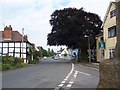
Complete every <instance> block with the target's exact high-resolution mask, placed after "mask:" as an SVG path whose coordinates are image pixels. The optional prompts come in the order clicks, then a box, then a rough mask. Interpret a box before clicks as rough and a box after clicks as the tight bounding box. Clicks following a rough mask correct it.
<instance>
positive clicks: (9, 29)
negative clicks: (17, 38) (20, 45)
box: [3, 26, 12, 40]
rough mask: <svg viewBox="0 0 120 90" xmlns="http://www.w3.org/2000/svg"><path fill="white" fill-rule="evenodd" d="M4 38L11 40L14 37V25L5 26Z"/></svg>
mask: <svg viewBox="0 0 120 90" xmlns="http://www.w3.org/2000/svg"><path fill="white" fill-rule="evenodd" d="M3 38H4V40H7V39H8V40H11V39H12V27H11V26H9V27H7V26H6V27H5V28H4V32H3Z"/></svg>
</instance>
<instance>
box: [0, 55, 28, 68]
mask: <svg viewBox="0 0 120 90" xmlns="http://www.w3.org/2000/svg"><path fill="white" fill-rule="evenodd" d="M1 61H2V64H1V66H2V70H8V69H13V68H19V67H24V66H26V64H24V63H23V59H22V58H18V57H12V56H2V58H1Z"/></svg>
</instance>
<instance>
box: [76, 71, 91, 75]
mask: <svg viewBox="0 0 120 90" xmlns="http://www.w3.org/2000/svg"><path fill="white" fill-rule="evenodd" d="M75 71H77V70H75ZM77 72H78V73H81V74H84V75H91V74H89V73H85V72H80V71H77Z"/></svg>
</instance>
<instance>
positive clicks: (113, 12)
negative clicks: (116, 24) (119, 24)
mask: <svg viewBox="0 0 120 90" xmlns="http://www.w3.org/2000/svg"><path fill="white" fill-rule="evenodd" d="M114 16H116V11H115V10H112V11H111V12H110V18H112V17H114Z"/></svg>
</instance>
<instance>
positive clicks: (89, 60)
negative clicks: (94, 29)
mask: <svg viewBox="0 0 120 90" xmlns="http://www.w3.org/2000/svg"><path fill="white" fill-rule="evenodd" d="M88 50H89V51H88V53H89V63H91V50H90V36H88Z"/></svg>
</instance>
